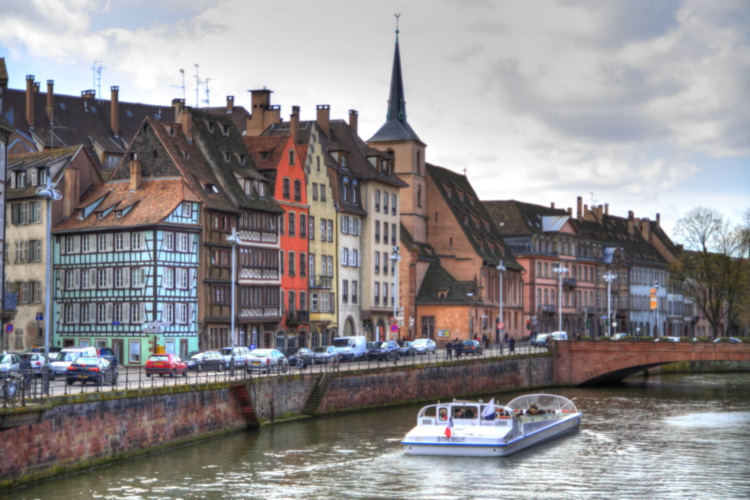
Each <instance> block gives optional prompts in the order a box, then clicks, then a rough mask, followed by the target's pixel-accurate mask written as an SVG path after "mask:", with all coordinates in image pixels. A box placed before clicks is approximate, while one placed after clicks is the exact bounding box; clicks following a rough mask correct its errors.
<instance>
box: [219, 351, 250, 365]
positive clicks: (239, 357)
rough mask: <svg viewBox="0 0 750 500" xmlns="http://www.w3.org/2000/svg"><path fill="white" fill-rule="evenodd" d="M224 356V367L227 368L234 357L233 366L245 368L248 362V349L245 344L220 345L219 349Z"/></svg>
mask: <svg viewBox="0 0 750 500" xmlns="http://www.w3.org/2000/svg"><path fill="white" fill-rule="evenodd" d="M219 352H220V353H221V355H222V356H224V361H225V362H226V367H227V368H229V367H230V365H231V363H232V358H234V366H235V368H247V367H248V365H249V362H250V349H248V348H247V347H245V346H237V347H222V348H221V350H220V351H219Z"/></svg>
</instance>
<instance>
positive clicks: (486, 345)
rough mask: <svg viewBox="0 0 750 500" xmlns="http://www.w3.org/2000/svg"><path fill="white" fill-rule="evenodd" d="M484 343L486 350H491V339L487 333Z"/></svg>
mask: <svg viewBox="0 0 750 500" xmlns="http://www.w3.org/2000/svg"><path fill="white" fill-rule="evenodd" d="M482 341H483V342H484V348H485V349H489V348H490V338H489V337H488V336H487V334H486V333H485V334H484V335H482Z"/></svg>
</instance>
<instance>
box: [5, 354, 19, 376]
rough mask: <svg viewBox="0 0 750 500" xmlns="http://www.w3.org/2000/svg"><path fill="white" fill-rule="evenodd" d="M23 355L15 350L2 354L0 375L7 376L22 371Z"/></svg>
mask: <svg viewBox="0 0 750 500" xmlns="http://www.w3.org/2000/svg"><path fill="white" fill-rule="evenodd" d="M20 371H21V356H19V355H18V354H16V353H15V352H4V353H2V354H0V376H1V377H3V378H5V377H7V376H8V375H9V374H11V373H20Z"/></svg>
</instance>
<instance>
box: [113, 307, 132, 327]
mask: <svg viewBox="0 0 750 500" xmlns="http://www.w3.org/2000/svg"><path fill="white" fill-rule="evenodd" d="M113 305H114V308H113V310H112V322H113V323H114V322H117V323H130V316H129V314H130V304H128V303H127V302H115V303H114V304H113Z"/></svg>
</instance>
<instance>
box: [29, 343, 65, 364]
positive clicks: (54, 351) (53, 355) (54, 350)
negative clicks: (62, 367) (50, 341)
mask: <svg viewBox="0 0 750 500" xmlns="http://www.w3.org/2000/svg"><path fill="white" fill-rule="evenodd" d="M60 351H62V347H53V346H49V347H48V348H47V352H48V353H49V360H50V361H54V360H55V359H57V355H58V354H60ZM27 353H29V354H30V353H42V354H44V346H43V345H35V346H34V347H31V348H29V349H26V350H25V351H23V353H22V354H27Z"/></svg>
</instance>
